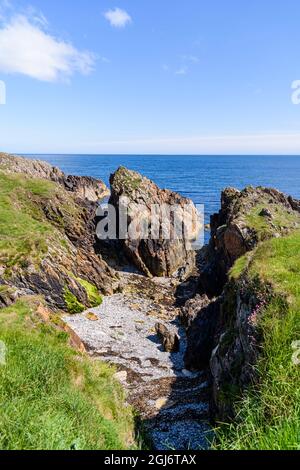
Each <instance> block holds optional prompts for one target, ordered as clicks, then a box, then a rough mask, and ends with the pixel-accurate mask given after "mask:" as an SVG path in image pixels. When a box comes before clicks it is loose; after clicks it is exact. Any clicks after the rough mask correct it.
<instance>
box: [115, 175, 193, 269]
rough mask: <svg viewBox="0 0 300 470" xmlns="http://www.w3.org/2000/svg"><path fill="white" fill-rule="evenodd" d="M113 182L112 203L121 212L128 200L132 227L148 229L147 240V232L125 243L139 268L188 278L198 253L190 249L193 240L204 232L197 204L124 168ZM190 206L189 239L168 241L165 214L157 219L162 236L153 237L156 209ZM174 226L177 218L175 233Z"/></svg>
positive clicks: (127, 251) (129, 221)
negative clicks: (125, 199)
mask: <svg viewBox="0 0 300 470" xmlns="http://www.w3.org/2000/svg"><path fill="white" fill-rule="evenodd" d="M110 183H111V198H110V204H112V205H113V206H114V207H115V208H116V209H117V212H119V210H120V207H121V204H122V200H124V198H127V201H129V207H130V214H129V215H128V223H129V225H130V224H132V223H134V224H135V225H137V226H139V230H140V228H141V227H145V231H146V235H147V236H146V237H145V235H144V233H145V232H141V233H140V234H139V233H138V236H137V237H136V238H133V237H129V239H127V240H124V241H122V247H123V248H124V249H125V251H126V253H127V255H128V257H129V258H130V259H131V260H132V261H133V263H134V264H135V265H136V267H137V268H138V269H139V270H140V271H142V272H143V273H145V274H146V275H147V276H149V277H151V276H167V277H170V276H173V275H175V274H176V273H177V274H178V275H179V276H180V277H182V278H183V277H185V276H187V275H188V274H189V273H190V272H191V271H192V270H193V268H194V266H195V253H194V251H193V250H192V249H191V247H190V240H191V239H196V238H197V235H198V233H199V229H200V226H199V218H198V214H197V211H196V208H195V206H194V205H193V203H192V202H191V201H190V200H188V199H185V198H183V197H181V196H180V195H179V194H176V193H173V192H171V191H168V190H162V189H159V188H158V187H157V186H156V185H155V184H154V183H153V182H152V181H150V180H149V179H147V178H144V177H142V176H141V175H140V174H138V173H136V172H134V171H130V170H127V169H126V168H122V167H121V168H119V169H118V170H117V172H116V173H115V174H113V175H112V176H111V179H110ZM187 205H188V206H189V208H190V209H191V213H190V215H189V217H188V219H189V220H188V222H189V223H190V225H189V227H188V229H187V230H188V233H187V235H188V236H187V237H186V239H183V238H182V239H166V238H164V236H163V235H162V233H163V230H164V228H165V226H166V224H167V222H166V219H164V217H163V214H162V213H161V212H159V213H158V215H157V217H156V223H157V227H158V229H157V233H158V237H157V238H154V237H152V234H151V229H152V227H151V224H149V220H150V216H151V208H152V210H153V206H156V207H158V208H161V207H163V206H168V207H172V206H177V207H179V208H181V209H184V208H185V207H187ZM139 207H140V210H139ZM185 222H187V221H185ZM172 224H173V219H171V224H170V225H171V227H170V230H171V233H172V230H174V225H172Z"/></svg>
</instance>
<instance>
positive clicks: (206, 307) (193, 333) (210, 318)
mask: <svg viewBox="0 0 300 470" xmlns="http://www.w3.org/2000/svg"><path fill="white" fill-rule="evenodd" d="M195 303H197V300H196V302H195ZM198 308H199V310H198V309H197V308H196V306H195V305H193V306H192V307H191V306H190V308H189V311H190V313H191V310H192V317H194V320H192V321H191V320H190V325H189V327H188V330H187V350H186V354H185V364H186V367H187V369H197V370H203V369H207V367H208V365H209V361H210V358H211V354H212V351H213V347H214V335H215V328H216V325H217V322H218V319H219V314H220V299H217V300H214V301H210V302H207V297H204V298H203V297H200V298H199V297H198Z"/></svg>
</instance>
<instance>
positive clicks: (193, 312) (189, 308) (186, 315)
mask: <svg viewBox="0 0 300 470" xmlns="http://www.w3.org/2000/svg"><path fill="white" fill-rule="evenodd" d="M210 302H211V301H210V299H209V298H208V297H207V295H206V294H204V295H200V294H197V295H196V296H195V297H193V298H192V299H190V300H188V301H187V302H186V304H185V306H184V307H183V308H182V309H181V312H180V320H181V323H182V324H183V325H184V326H185V327H186V328H189V327H190V326H191V325H192V324H193V322H194V320H195V319H196V317H197V316H198V314H199V312H200V311H202V309H203V308H206V307H207V306H208V305H209V304H210Z"/></svg>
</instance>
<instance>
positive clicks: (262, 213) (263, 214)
mask: <svg viewBox="0 0 300 470" xmlns="http://www.w3.org/2000/svg"><path fill="white" fill-rule="evenodd" d="M259 215H260V217H266V218H267V219H273V215H272V212H271V211H269V209H266V208H264V209H262V210H261V211H260V213H259Z"/></svg>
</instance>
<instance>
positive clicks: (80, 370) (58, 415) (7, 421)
mask: <svg viewBox="0 0 300 470" xmlns="http://www.w3.org/2000/svg"><path fill="white" fill-rule="evenodd" d="M34 318H35V317H34V309H33V308H32V307H31V305H30V302H29V301H25V300H24V301H19V302H17V303H16V304H15V305H13V306H12V307H10V308H8V309H2V310H0V340H1V341H3V343H4V344H5V346H6V364H5V365H0V449H1V450H12V449H13V450H24V449H25V450H38V449H42V450H68V449H77V450H101V449H102V450H117V449H128V448H129V447H131V446H132V445H133V440H132V436H133V428H134V426H133V421H134V420H133V416H132V412H131V409H130V408H129V407H125V406H124V393H123V391H122V389H121V386H120V385H119V384H118V383H117V382H115V381H114V379H113V374H114V372H115V370H114V369H113V368H111V367H109V366H108V365H106V364H104V363H101V362H100V361H91V360H90V359H89V358H88V357H85V356H82V355H81V356H78V355H77V354H76V353H75V352H74V351H73V350H72V349H71V348H70V347H69V346H68V344H67V339H66V334H65V333H61V332H59V331H58V330H55V329H54V328H53V327H51V326H45V325H42V324H38V323H37V322H36V321H35V320H34Z"/></svg>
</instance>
